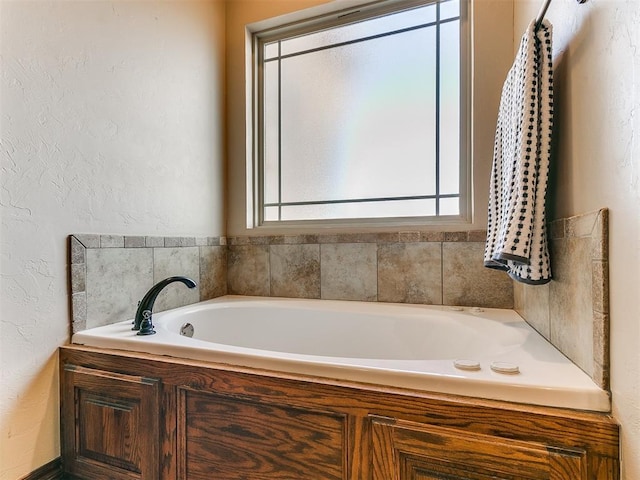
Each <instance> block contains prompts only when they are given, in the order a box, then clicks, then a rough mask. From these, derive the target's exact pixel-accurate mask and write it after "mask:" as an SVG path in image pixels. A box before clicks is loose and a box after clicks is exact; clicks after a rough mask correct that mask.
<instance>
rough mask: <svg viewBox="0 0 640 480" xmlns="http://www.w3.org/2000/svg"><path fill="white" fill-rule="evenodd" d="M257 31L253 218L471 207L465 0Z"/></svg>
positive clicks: (461, 212)
mask: <svg viewBox="0 0 640 480" xmlns="http://www.w3.org/2000/svg"><path fill="white" fill-rule="evenodd" d="M415 3H416V2H413V5H412V7H411V8H409V9H405V10H401V11H398V12H394V13H385V14H383V15H379V16H376V15H375V14H372V16H371V17H368V18H366V19H364V20H363V19H358V21H357V22H352V23H345V24H339V23H338V24H336V23H335V21H332V23H321V24H318V25H315V26H313V27H312V29H311V30H310V31H308V32H306V33H304V34H300V33H299V32H296V33H295V34H293V35H291V34H289V35H288V34H287V31H286V30H285V31H283V32H277V33H275V34H274V33H273V32H269V33H268V34H265V35H261V34H257V36H256V38H257V42H256V45H257V51H258V55H257V61H258V67H259V68H258V70H257V71H258V72H259V75H258V79H257V80H258V82H257V85H258V89H257V90H258V109H257V111H258V112H259V121H258V135H257V141H258V149H257V150H258V153H259V155H258V161H257V169H258V175H257V178H258V182H257V183H258V185H257V198H258V204H257V211H258V215H257V223H258V224H264V223H270V222H288V221H304V220H312V221H331V220H342V219H352V220H362V219H365V220H366V219H380V218H394V219H402V218H416V217H420V218H422V219H425V217H432V218H435V219H445V218H448V219H452V218H453V219H460V218H462V217H464V216H465V215H466V213H467V212H466V202H467V197H468V192H467V191H466V190H467V186H466V185H467V178H466V168H467V159H466V147H465V145H466V142H465V140H466V125H465V123H464V121H463V119H464V118H465V115H464V109H465V105H466V101H465V98H464V97H465V96H466V93H465V82H464V79H463V77H462V75H461V73H462V71H463V67H464V65H463V63H464V62H465V61H466V60H463V58H464V56H465V55H464V51H463V49H462V48H461V47H462V44H461V38H464V35H463V33H464V32H463V29H462V24H463V22H462V17H463V15H462V13H463V12H462V11H461V10H463V8H464V3H465V2H464V0H462V5H461V3H460V0H440V1H436V2H434V1H431V2H430V3H426V4H423V5H420V6H419V7H415Z"/></svg>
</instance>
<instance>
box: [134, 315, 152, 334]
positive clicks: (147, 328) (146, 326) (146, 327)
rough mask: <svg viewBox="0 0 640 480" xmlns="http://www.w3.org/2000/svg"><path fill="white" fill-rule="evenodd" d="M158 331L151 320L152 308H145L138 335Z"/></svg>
mask: <svg viewBox="0 0 640 480" xmlns="http://www.w3.org/2000/svg"><path fill="white" fill-rule="evenodd" d="M154 333H156V331H155V329H154V328H153V323H152V322H151V310H144V311H143V312H142V322H140V331H139V332H138V333H137V335H153V334H154Z"/></svg>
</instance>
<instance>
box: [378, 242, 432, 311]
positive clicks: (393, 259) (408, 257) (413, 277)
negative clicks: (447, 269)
mask: <svg viewBox="0 0 640 480" xmlns="http://www.w3.org/2000/svg"><path fill="white" fill-rule="evenodd" d="M378 301H380V302H396V303H423V304H432V305H441V304H442V246H441V244H440V243H433V242H432V243H390V244H383V245H380V246H378Z"/></svg>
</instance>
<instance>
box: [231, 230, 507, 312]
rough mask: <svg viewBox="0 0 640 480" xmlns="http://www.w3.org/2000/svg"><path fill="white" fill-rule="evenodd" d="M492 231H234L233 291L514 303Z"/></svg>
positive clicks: (444, 302)
mask: <svg viewBox="0 0 640 480" xmlns="http://www.w3.org/2000/svg"><path fill="white" fill-rule="evenodd" d="M485 235H486V233H485V232H484V231H471V232H394V233H362V234H323V235H291V236H255V237H249V236H246V237H229V238H228V275H229V284H228V285H229V288H228V292H229V293H230V294H236V295H262V296H280V297H290V298H321V299H330V300H361V301H379V302H392V303H419V304H431V305H463V306H481V307H495V308H513V284H512V281H511V279H510V278H509V277H508V276H506V275H504V273H503V272H498V271H495V270H490V269H487V268H484V267H483V264H482V257H483V252H484V241H485Z"/></svg>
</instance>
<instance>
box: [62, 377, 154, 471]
mask: <svg viewBox="0 0 640 480" xmlns="http://www.w3.org/2000/svg"><path fill="white" fill-rule="evenodd" d="M61 383H62V391H61V395H62V398H61V410H62V419H63V422H64V424H63V429H62V432H63V444H64V445H65V448H64V451H63V464H64V468H65V471H66V472H67V473H69V474H72V475H76V476H78V477H81V478H87V479H92V480H94V479H95V480H99V479H105V480H119V479H129V480H130V479H140V480H156V479H157V478H158V461H157V460H158V452H159V448H158V447H159V438H160V435H159V430H158V421H159V416H160V404H159V401H158V400H159V399H158V381H157V380H153V379H148V378H145V377H140V376H135V375H122V374H117V373H113V372H107V371H103V370H96V369H91V368H84V367H81V366H76V365H65V366H64V368H63V369H62V382H61Z"/></svg>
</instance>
